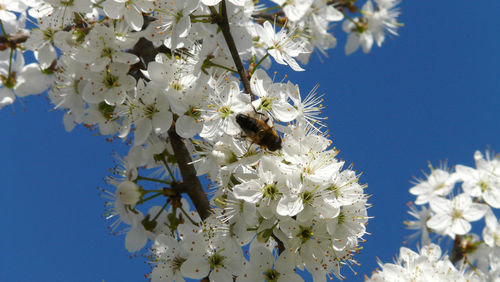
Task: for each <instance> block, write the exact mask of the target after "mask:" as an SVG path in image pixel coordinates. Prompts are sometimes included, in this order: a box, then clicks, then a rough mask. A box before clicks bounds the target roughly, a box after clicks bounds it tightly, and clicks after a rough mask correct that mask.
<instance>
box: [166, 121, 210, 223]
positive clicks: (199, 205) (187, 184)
mask: <svg viewBox="0 0 500 282" xmlns="http://www.w3.org/2000/svg"><path fill="white" fill-rule="evenodd" d="M168 136H169V137H170V143H171V144H172V148H173V149H174V155H175V159H176V161H177V164H178V165H179V170H180V171H181V175H182V183H183V186H184V187H183V188H184V192H186V193H187V194H188V196H189V198H191V201H193V204H194V206H195V207H196V210H197V211H198V214H199V215H200V217H201V219H202V220H204V219H205V218H207V217H208V216H209V215H210V210H211V208H210V203H209V202H208V199H207V195H206V194H205V192H204V191H203V186H201V183H200V180H199V179H198V176H197V175H196V170H195V169H194V166H193V165H192V164H191V161H192V159H191V154H190V153H189V151H188V150H187V148H186V145H185V144H184V142H183V140H182V138H181V137H180V136H179V135H177V133H176V132H175V129H170V130H169V131H168Z"/></svg>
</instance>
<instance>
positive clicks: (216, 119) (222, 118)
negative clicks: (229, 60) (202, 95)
mask: <svg viewBox="0 0 500 282" xmlns="http://www.w3.org/2000/svg"><path fill="white" fill-rule="evenodd" d="M249 103H250V96H249V95H248V94H245V93H242V92H241V91H240V87H239V85H238V83H237V82H235V81H233V82H231V83H229V84H228V85H226V87H225V88H224V90H223V91H222V93H220V94H217V93H214V94H213V95H212V96H211V97H210V100H209V102H207V104H208V105H207V106H206V109H204V112H203V114H202V117H203V119H204V120H205V121H204V123H203V130H202V131H201V133H200V136H201V137H203V138H206V139H207V140H210V141H212V140H215V139H216V138H219V137H220V136H221V135H222V134H223V133H225V134H229V135H236V134H238V133H239V132H240V127H239V126H238V124H237V123H236V115H237V114H238V113H241V112H242V111H243V110H244V109H245V108H246V107H248V104H249Z"/></svg>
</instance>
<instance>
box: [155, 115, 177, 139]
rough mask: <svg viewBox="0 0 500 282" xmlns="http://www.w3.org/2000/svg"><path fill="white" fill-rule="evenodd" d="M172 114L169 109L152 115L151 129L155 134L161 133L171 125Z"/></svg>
mask: <svg viewBox="0 0 500 282" xmlns="http://www.w3.org/2000/svg"><path fill="white" fill-rule="evenodd" d="M172 120H173V115H172V113H171V112H170V111H163V112H159V113H155V114H154V115H153V129H154V132H155V133H156V134H162V133H165V132H167V130H168V129H169V128H170V126H171V125H172Z"/></svg>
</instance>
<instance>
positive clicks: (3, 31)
mask: <svg viewBox="0 0 500 282" xmlns="http://www.w3.org/2000/svg"><path fill="white" fill-rule="evenodd" d="M0 28H1V29H2V34H3V36H5V39H7V41H10V39H9V35H8V34H7V32H5V28H4V27H3V22H2V20H0Z"/></svg>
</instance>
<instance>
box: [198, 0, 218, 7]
mask: <svg viewBox="0 0 500 282" xmlns="http://www.w3.org/2000/svg"><path fill="white" fill-rule="evenodd" d="M220 1H221V0H201V3H203V4H205V5H207V6H214V5H217V4H219V2H220Z"/></svg>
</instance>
